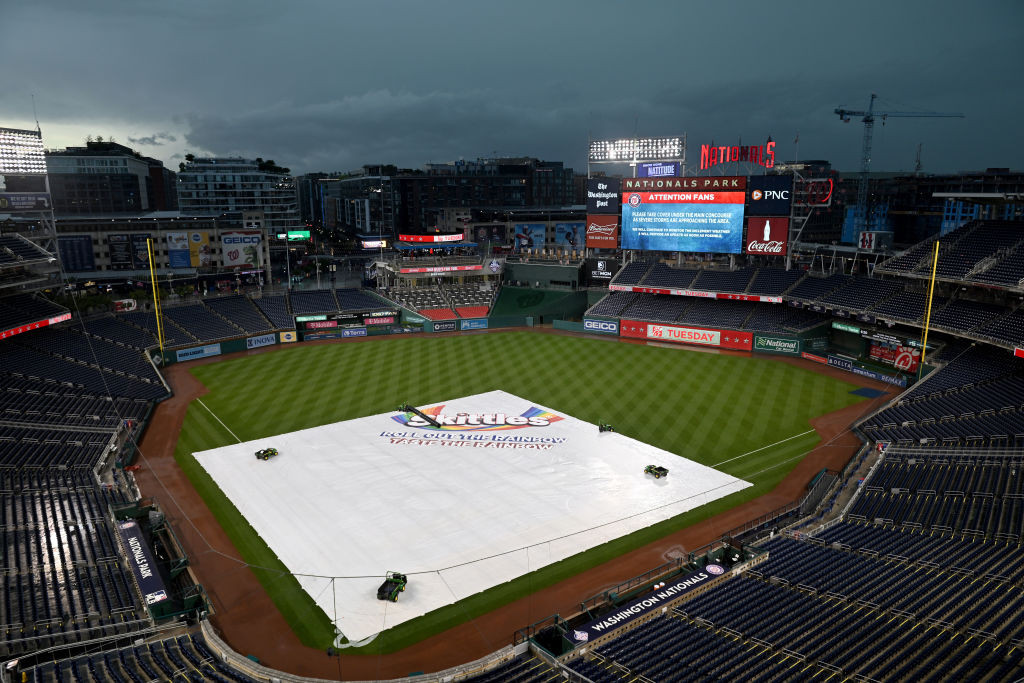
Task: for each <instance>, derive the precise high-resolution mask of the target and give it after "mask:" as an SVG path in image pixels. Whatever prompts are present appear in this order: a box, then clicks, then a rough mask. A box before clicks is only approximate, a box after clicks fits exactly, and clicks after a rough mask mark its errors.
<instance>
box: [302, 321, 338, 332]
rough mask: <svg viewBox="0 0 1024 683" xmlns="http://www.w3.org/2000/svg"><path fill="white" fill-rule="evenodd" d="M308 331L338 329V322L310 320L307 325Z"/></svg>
mask: <svg viewBox="0 0 1024 683" xmlns="http://www.w3.org/2000/svg"><path fill="white" fill-rule="evenodd" d="M305 325H306V329H307V330H326V329H329V328H331V327H337V326H338V321H337V320H310V321H309V322H307V323H305Z"/></svg>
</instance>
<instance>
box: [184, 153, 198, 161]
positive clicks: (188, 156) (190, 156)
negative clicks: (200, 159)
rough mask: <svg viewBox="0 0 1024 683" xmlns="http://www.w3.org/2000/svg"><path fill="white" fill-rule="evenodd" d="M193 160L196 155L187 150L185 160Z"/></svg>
mask: <svg viewBox="0 0 1024 683" xmlns="http://www.w3.org/2000/svg"><path fill="white" fill-rule="evenodd" d="M195 160H196V155H195V154H193V153H192V152H189V153H188V154H186V155H185V161H188V162H193V161H195Z"/></svg>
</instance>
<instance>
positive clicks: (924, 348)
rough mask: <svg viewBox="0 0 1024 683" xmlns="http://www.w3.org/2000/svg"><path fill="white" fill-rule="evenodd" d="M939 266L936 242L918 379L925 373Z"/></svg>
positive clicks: (937, 244) (936, 242) (936, 241)
mask: <svg viewBox="0 0 1024 683" xmlns="http://www.w3.org/2000/svg"><path fill="white" fill-rule="evenodd" d="M938 266H939V241H938V240H935V253H934V255H933V256H932V279H931V281H930V282H929V283H928V307H927V308H926V309H925V314H924V339H923V340H922V341H921V363H920V364H919V365H918V366H917V377H918V379H920V378H921V373H922V372H924V357H925V354H926V353H927V351H928V327H929V325H931V322H932V295H933V294H934V293H935V270H936V269H937V268H938Z"/></svg>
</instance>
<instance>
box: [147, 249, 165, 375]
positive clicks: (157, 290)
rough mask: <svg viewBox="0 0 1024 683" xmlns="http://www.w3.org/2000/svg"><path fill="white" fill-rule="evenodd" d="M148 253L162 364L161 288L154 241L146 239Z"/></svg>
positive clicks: (157, 337)
mask: <svg viewBox="0 0 1024 683" xmlns="http://www.w3.org/2000/svg"><path fill="white" fill-rule="evenodd" d="M146 251H148V252H149V281H150V283H152V285H153V308H154V310H155V311H156V339H157V341H158V342H159V343H160V362H161V363H162V362H163V359H164V323H163V319H162V318H161V316H160V288H159V287H158V286H157V282H156V268H155V267H154V264H153V239H152V238H150V237H147V238H146Z"/></svg>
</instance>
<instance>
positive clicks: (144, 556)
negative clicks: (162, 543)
mask: <svg viewBox="0 0 1024 683" xmlns="http://www.w3.org/2000/svg"><path fill="white" fill-rule="evenodd" d="M117 533H118V535H119V536H120V537H121V544H122V546H123V547H124V551H125V554H126V555H127V556H128V564H130V565H131V567H132V574H134V575H135V582H136V583H137V584H138V586H139V589H140V590H141V591H142V597H143V598H144V599H145V601H146V604H147V605H154V604H156V603H158V602H162V601H164V600H166V599H167V597H168V596H167V588H166V587H165V586H164V580H163V579H162V578H160V572H158V571H157V570H156V559H155V557H154V556H153V551H152V550H150V547H149V542H148V541H146V538H145V536H143V535H142V530H141V529H140V528H139V524H138V522H136V521H134V520H129V521H123V522H118V523H117Z"/></svg>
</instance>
